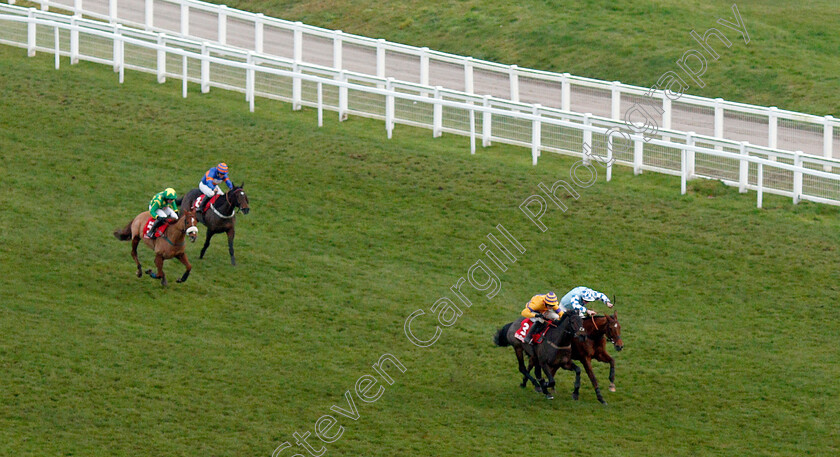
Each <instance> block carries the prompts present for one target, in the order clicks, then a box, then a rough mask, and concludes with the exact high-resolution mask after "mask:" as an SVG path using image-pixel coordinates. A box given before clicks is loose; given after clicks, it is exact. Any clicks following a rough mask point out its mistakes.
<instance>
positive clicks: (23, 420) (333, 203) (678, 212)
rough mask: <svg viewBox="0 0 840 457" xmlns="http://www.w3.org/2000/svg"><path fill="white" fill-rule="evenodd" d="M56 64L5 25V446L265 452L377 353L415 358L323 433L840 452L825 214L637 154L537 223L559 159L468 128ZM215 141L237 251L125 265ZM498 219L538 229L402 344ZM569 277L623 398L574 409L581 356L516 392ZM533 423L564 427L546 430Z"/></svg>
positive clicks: (360, 439)
mask: <svg viewBox="0 0 840 457" xmlns="http://www.w3.org/2000/svg"><path fill="white" fill-rule="evenodd" d="M64 64H65V66H64V67H63V68H62V70H60V71H54V70H52V69H51V67H52V57H50V56H45V55H39V56H38V57H36V58H32V59H28V58H26V57H25V51H23V50H20V49H11V48H5V47H0V113H2V123H0V163H3V164H4V167H5V170H6V176H5V180H4V182H5V183H6V184H7V190H6V192H5V193H4V195H3V198H2V205H3V207H4V208H5V214H4V216H3V217H2V218H0V234H2V242H0V258H2V262H0V290H2V291H3V293H2V295H3V299H2V305H0V334H2V335H3V337H2V338H0V385H2V386H4V387H3V389H2V390H0V454H3V455H15V456H22V455H56V454H62V455H243V456H253V455H268V454H269V453H270V452H271V450H272V449H274V447H275V446H276V445H278V444H279V443H280V442H282V441H284V440H291V439H292V433H293V432H294V431H299V432H303V431H305V430H312V426H313V424H314V422H315V420H316V419H317V418H318V417H320V416H321V415H323V414H327V413H328V412H329V408H330V406H331V405H332V404H334V403H335V404H339V405H344V403H342V402H343V399H342V393H343V392H344V391H345V390H346V389H349V388H352V386H353V384H354V382H355V380H356V379H357V378H358V377H359V376H361V375H363V374H367V373H372V370H371V368H370V365H371V364H372V363H374V362H375V361H376V360H377V359H378V358H379V356H380V355H381V354H382V353H383V352H385V351H388V352H391V353H393V354H396V355H397V356H398V357H399V358H400V360H402V361H403V363H405V365H406V367H407V368H408V371H407V372H406V373H405V374H402V375H398V376H395V377H396V379H397V382H396V384H395V385H394V386H390V387H388V388H387V390H386V392H385V394H384V396H383V397H382V398H381V399H380V400H379V401H378V402H377V403H374V404H362V403H361V402H359V401H358V400H357V406H358V408H359V410H360V413H361V418H360V419H359V420H358V421H356V422H352V421H350V420H348V419H342V420H341V424H342V425H343V426H345V427H346V431H345V434H344V436H343V437H342V438H341V439H340V440H339V441H338V442H336V443H334V444H332V445H330V446H329V448H328V449H329V453H328V454H327V455H394V454H398V455H464V454H465V453H469V454H477V455H499V454H502V453H505V452H510V453H511V454H512V455H524V454H532V453H533V452H535V449H536V448H537V447H540V448H542V449H543V450H542V451H540V452H541V453H543V454H546V455H563V454H568V453H569V452H573V451H574V452H576V453H578V454H581V455H639V456H651V455H698V454H705V455H738V456H751V455H755V456H758V455H761V456H768V455H792V454H794V453H803V454H809V453H810V454H811V455H831V454H836V452H837V451H838V450H840V437H838V434H837V429H836V427H835V425H836V424H837V423H838V421H840V409H839V408H838V404H837V402H836V401H835V400H836V398H837V397H838V395H840V390H838V387H837V384H836V383H835V382H834V380H835V379H836V378H837V376H838V375H840V369H838V366H837V364H836V360H837V359H838V357H840V352H838V347H837V345H836V344H834V343H833V341H832V340H831V338H830V336H831V335H837V334H840V322H838V320H837V319H836V318H835V317H834V313H835V309H834V308H835V306H834V305H835V301H836V298H837V286H836V284H838V282H840V281H838V279H840V278H839V277H838V273H837V269H836V265H837V263H838V261H840V253H838V250H837V245H838V241H840V239H838V238H840V237H838V235H837V234H838V233H840V230H838V229H840V222H838V218H837V216H838V210H837V209H836V208H832V207H824V206H818V205H811V204H802V205H799V206H796V207H792V206H791V205H790V203H789V201H788V200H786V199H781V198H775V197H769V198H767V200H766V203H765V204H766V206H767V207H768V208H769V209H767V210H763V211H759V210H756V209H754V194H750V195H746V196H743V195H738V194H737V193H736V192H734V191H733V190H731V189H727V190H724V191H720V190H719V189H714V188H712V187H711V186H709V185H708V184H695V187H694V191H693V192H692V193H691V194H690V195H688V196H684V197H682V196H680V195H679V192H678V189H679V182H678V181H677V180H676V179H674V178H671V177H666V176H662V175H654V174H645V175H643V176H640V177H634V176H632V173H631V172H629V171H628V170H627V169H624V168H620V169H617V170H616V173H615V177H614V180H613V181H612V182H610V183H604V182H603V179H600V178H599V182H598V183H597V184H596V185H594V186H593V187H591V188H589V189H585V190H582V197H581V199H580V200H579V201H577V202H572V201H569V202H568V203H569V206H570V210H569V211H568V213H566V214H565V215H563V214H560V213H559V212H557V211H554V212H552V213H550V214H549V215H547V216H546V218H545V221H546V223H547V224H548V226H549V227H550V229H549V230H548V231H547V232H546V233H541V232H539V231H538V230H537V229H536V228H535V227H534V226H533V225H531V224H530V223H529V222H528V221H527V220H525V218H524V217H523V216H522V215H521V213H520V212H519V210H518V209H517V205H518V204H519V203H520V202H521V201H522V200H523V199H524V198H525V197H527V196H528V195H530V194H532V193H535V192H537V187H536V185H537V183H538V182H540V181H543V182H547V183H550V182H553V181H554V180H555V179H558V178H561V177H564V176H566V175H567V173H568V169H569V166H570V165H571V164H572V160H571V159H568V158H564V157H552V156H550V155H546V156H544V157H543V158H542V159H541V163H540V165H539V166H538V167H532V166H531V165H530V155H529V153H528V152H527V151H525V150H523V149H519V148H513V147H506V146H494V147H492V148H489V149H482V150H480V151H479V153H478V154H477V155H476V156H470V155H469V154H468V153H467V152H466V151H467V150H468V149H467V140H465V139H464V138H457V137H451V136H445V137H443V138H441V139H437V140H433V139H431V135H430V134H429V132H427V131H420V130H415V129H411V128H406V127H402V126H399V127H398V128H397V131H396V135H395V138H394V139H392V140H390V141H387V140H385V135H384V129H383V126H382V125H381V123H379V122H376V121H370V120H364V119H357V118H353V119H351V120H349V121H348V122H344V123H340V124H339V123H338V122H336V121H335V117H334V116H329V117H328V119H327V122H326V123H325V126H324V127H323V128H321V129H319V128H317V127H316V123H315V113H314V112H313V111H311V110H305V111H304V112H300V113H293V112H291V111H290V110H289V107H288V105H283V104H279V103H271V102H266V101H262V102H259V103H258V105H257V106H258V109H257V112H256V113H255V114H250V113H248V112H247V105H246V104H245V103H244V102H243V101H242V96H241V94H232V93H226V92H223V91H218V90H213V91H212V92H211V94H209V95H200V94H198V93H197V91H196V88H195V87H191V93H190V98H189V99H188V100H182V99H181V98H180V83H178V82H170V83H167V84H165V85H157V84H155V83H153V82H152V80H153V77H151V76H149V75H141V74H136V73H133V72H129V73H128V74H127V83H126V84H124V85H122V86H120V85H118V84H117V82H116V76H115V75H114V74H113V72H111V71H110V69H108V68H107V67H105V66H98V65H93V64H80V65H77V66H73V67H69V66H66V60H65V62H64ZM222 159H224V160H226V161H227V162H228V163H229V164H230V165H231V169H232V175H233V177H234V178H235V179H236V181H237V182H238V181H240V180H242V179H245V180H246V188H247V189H249V194H250V198H251V204H252V207H253V211H252V212H251V214H250V215H249V216H248V217H242V218H240V220H239V222H238V223H239V232H238V233H239V235H238V236H239V238H238V240H237V246H238V255H237V257H238V260H239V262H240V265H239V266H238V267H236V268H232V267H230V266H229V264H228V259H227V253H226V250H225V249H224V247H223V243H219V241H220V240H217V241H216V242H215V244H214V245H213V246H211V248H210V250H209V252H208V256H207V258H206V259H205V260H203V261H199V260H198V259H197V251H198V248H199V247H200V245H199V244H196V245H190V246H189V249H188V254H189V255H190V256H191V258H192V260H193V262H194V264H195V268H194V271H193V275H192V276H191V277H190V279H189V282H188V283H186V284H183V285H179V284H172V286H171V287H169V288H167V289H161V288H160V286H159V285H158V284H157V283H155V282H153V281H152V280H150V279H148V278H144V279H142V280H140V279H137V278H135V277H133V275H132V273H133V265H132V262H131V259H130V257H129V245H128V244H127V243H120V242H118V241H116V240H115V239H114V238H113V237H112V236H111V231H112V230H113V229H114V228H116V227H118V226H122V225H124V224H125V223H126V222H127V221H128V220H129V219H130V218H131V217H133V216H134V215H135V214H136V213H138V212H140V211H142V210H144V209H145V205H146V202H147V200H148V199H149V197H150V196H151V195H152V194H153V193H154V192H156V191H158V190H159V189H160V188H162V187H164V186H168V185H171V186H174V187H176V188H177V189H178V191H179V192H184V191H185V190H186V189H188V188H190V187H192V186H194V185H195V180H196V179H197V178H198V177H199V176H200V173H201V172H203V170H204V169H205V168H206V167H207V166H208V164H212V163H213V162H215V161H218V160H222ZM711 194H714V195H717V196H716V197H714V198H708V197H707V195H711ZM498 223H502V224H504V225H505V226H506V227H507V228H508V229H509V230H511V232H513V233H514V234H515V235H516V236H518V237H519V239H520V241H521V242H522V243H523V244H524V245H525V247H526V249H527V250H528V252H527V253H526V255H525V256H523V257H521V258H520V260H519V261H518V262H517V263H516V264H514V265H512V266H511V268H510V269H509V270H508V271H507V272H506V273H504V274H503V275H501V276H500V278H501V282H502V285H503V287H502V291H501V292H500V293H499V295H498V296H497V297H496V298H494V299H492V300H488V299H486V298H482V296H481V295H480V294H478V293H475V292H469V296H470V297H471V298H472V300H473V302H474V305H473V306H472V308H471V309H469V310H468V311H467V313H466V315H465V316H463V317H462V318H461V320H459V321H458V323H457V324H456V325H454V326H453V327H450V328H448V329H446V330H445V333H444V336H443V337H442V338H441V340H440V341H439V342H438V343H437V344H436V345H434V346H432V347H431V348H428V349H418V348H416V347H414V346H412V345H410V344H409V343H408V342H407V341H406V339H405V337H404V335H403V333H402V324H403V320H404V319H405V317H406V316H407V315H408V314H409V313H410V312H411V311H413V310H414V309H417V308H426V309H428V308H429V306H430V305H431V304H432V303H433V302H434V301H435V300H436V299H437V298H439V297H440V296H442V295H444V294H446V293H447V291H448V288H449V286H450V285H451V284H452V283H454V282H455V281H456V280H457V278H458V277H459V276H462V275H464V274H465V273H466V269H467V268H468V267H469V266H470V265H471V264H472V263H473V262H475V260H476V259H478V258H479V257H480V255H481V254H480V252H479V250H478V249H477V246H478V245H479V244H480V243H481V242H482V240H483V236H484V234H485V233H487V232H489V231H490V230H491V229H492V227H493V226H495V225H496V224H498ZM202 233H203V229H202ZM141 260H142V261H143V262H144V263H145V264H146V265H149V264H150V260H151V256H150V254H149V252H148V250H145V249H144V250H143V251H142V252H141ZM165 268H166V271H167V272H168V273H169V274H170V275H171V277H174V275H175V274H179V273H180V272H181V271H182V270H181V267H180V266H179V265H177V264H173V263H167V265H166V267H165ZM581 283H583V284H588V285H591V286H592V287H596V288H598V289H601V290H604V291H607V292H609V293H617V294H618V295H619V297H620V298H619V300H620V305H619V316H620V317H621V319H622V323H623V326H624V339H625V343H626V345H627V349H626V350H625V351H624V352H622V353H621V354H619V355H618V359H619V367H618V386H619V391H618V392H617V393H615V394H608V395H607V399H608V401H609V402H610V406H609V407H608V408H603V407H601V406H600V405H598V404H597V403H596V402H595V399H594V395H593V394H592V392H591V389H590V388H589V386H588V385H587V384H586V381H585V380H584V388H583V393H582V399H581V401H580V402H578V403H573V402H572V401H571V400H570V399H569V398H568V397H567V394H568V390H569V389H570V385H571V378H570V376H569V375H568V374H563V375H561V377H560V386H561V387H560V392H561V395H560V396H559V397H558V399H557V400H555V401H554V402H550V403H549V402H546V401H543V400H541V399H540V398H538V397H537V396H536V394H534V393H532V392H529V391H522V390H520V389H519V388H517V387H516V384H517V382H518V376H517V375H516V372H515V368H514V365H513V363H512V362H513V356H512V353H511V352H510V351H508V350H502V349H498V348H494V347H492V344H491V343H490V337H491V335H492V333H493V332H494V330H495V329H496V328H497V327H498V326H500V325H502V324H504V323H505V322H508V321H509V320H511V319H513V318H514V317H515V316H516V314H517V313H518V312H519V309H520V304H521V303H522V302H523V301H524V300H525V299H526V298H527V297H528V296H530V294H532V293H534V292H536V291H541V290H546V289H548V288H549V287H551V288H555V289H558V290H562V289H566V288H569V287H571V286H573V285H577V284H581ZM419 330H420V331H422V330H424V328H423V327H422V326H420V327H419ZM426 330H428V329H426ZM598 374H599V376H600V377H601V379H602V381H603V380H605V378H606V371H605V369H604V368H603V367H599V369H598ZM535 423H544V424H549V428H550V429H553V430H556V431H559V430H573V433H572V435H571V439H563V438H559V439H555V440H549V441H545V442H540V443H539V444H535V443H534V441H535V440H534V433H541V432H534V430H535V426H534V424H535ZM569 423H571V424H572V425H567V424H569ZM529 431H530V432H529ZM558 436H561V437H562V436H563V435H562V433H561V434H560V435H558ZM581 437H585V438H584V439H582V440H581ZM285 455H289V454H288V453H287V454H285Z"/></svg>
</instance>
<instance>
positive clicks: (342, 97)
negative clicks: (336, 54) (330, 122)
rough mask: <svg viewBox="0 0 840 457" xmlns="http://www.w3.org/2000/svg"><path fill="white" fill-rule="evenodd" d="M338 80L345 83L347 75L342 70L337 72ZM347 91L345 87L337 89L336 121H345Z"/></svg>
mask: <svg viewBox="0 0 840 457" xmlns="http://www.w3.org/2000/svg"><path fill="white" fill-rule="evenodd" d="M338 80H339V81H341V82H342V83H346V82H347V75H346V74H345V73H344V70H341V71H339V72H338ZM348 97H349V94H348V89H347V86H344V85H342V86H339V88H338V121H339V122H341V121H344V120H346V119H347V115H348V113H347V106H348Z"/></svg>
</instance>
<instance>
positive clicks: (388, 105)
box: [385, 78, 394, 140]
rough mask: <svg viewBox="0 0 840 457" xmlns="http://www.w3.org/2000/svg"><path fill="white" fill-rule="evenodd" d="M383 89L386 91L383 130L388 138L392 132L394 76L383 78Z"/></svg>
mask: <svg viewBox="0 0 840 457" xmlns="http://www.w3.org/2000/svg"><path fill="white" fill-rule="evenodd" d="M385 90H387V91H388V95H386V96H385V130H386V131H387V132H388V139H389V140H390V139H391V136H392V135H393V133H394V78H388V79H386V80H385Z"/></svg>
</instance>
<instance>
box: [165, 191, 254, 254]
mask: <svg viewBox="0 0 840 457" xmlns="http://www.w3.org/2000/svg"><path fill="white" fill-rule="evenodd" d="M243 187H245V183H244V182H243V183H242V185H240V186H235V187H234V188H233V189H231V190H229V191H228V192H227V193H226V194H224V195H223V196H221V197H219V198H218V199H217V200H216V201H215V202H214V203H213V204H210V205H207V210H206V211H205V212H204V214H201V213H199V214H197V215H196V217H198V220H199V221H201V223H203V224H204V225H205V226H206V227H207V238H206V239H205V240H204V247H202V248H201V254H200V255H199V256H198V258H199V259H203V258H204V252H205V251H207V247H208V246H210V238H213V235H215V234H217V233H227V238H228V252H230V263H231V265H236V257H235V256H234V255H233V237H234V236H235V235H236V210H237V209H240V210H242V214H248V211H250V210H251V208H250V207H249V206H248V196H247V195H245V191H244V190H242V188H243ZM199 195H201V191H200V190H198V189H192V190H190V191H189V192H187V194H186V195H185V196H184V198H183V199H181V200H178V201H177V203H178V206H181V205H182V204H183V205H185V207H186V208H192V207H193V203H195V200H196V198H198V196H199Z"/></svg>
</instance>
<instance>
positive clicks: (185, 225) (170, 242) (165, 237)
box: [158, 215, 187, 246]
mask: <svg viewBox="0 0 840 457" xmlns="http://www.w3.org/2000/svg"><path fill="white" fill-rule="evenodd" d="M184 217H187V216H186V215H185V216H184ZM176 223H177V222H176ZM173 226H174V225H173ZM185 233H187V221H186V220H185V221H184V228H182V229H181V234H182V235H183V234H185ZM158 239H163V241H166V242H167V243H169V244H171V245H172V246H183V245H185V244H187V240H186V239H185V240H183V241H181V242H180V243H178V244H175V243H173V242H172V240H170V239H169V237H167V236H166V232H165V231H164V232H163V235H161V236H159V237H158Z"/></svg>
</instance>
